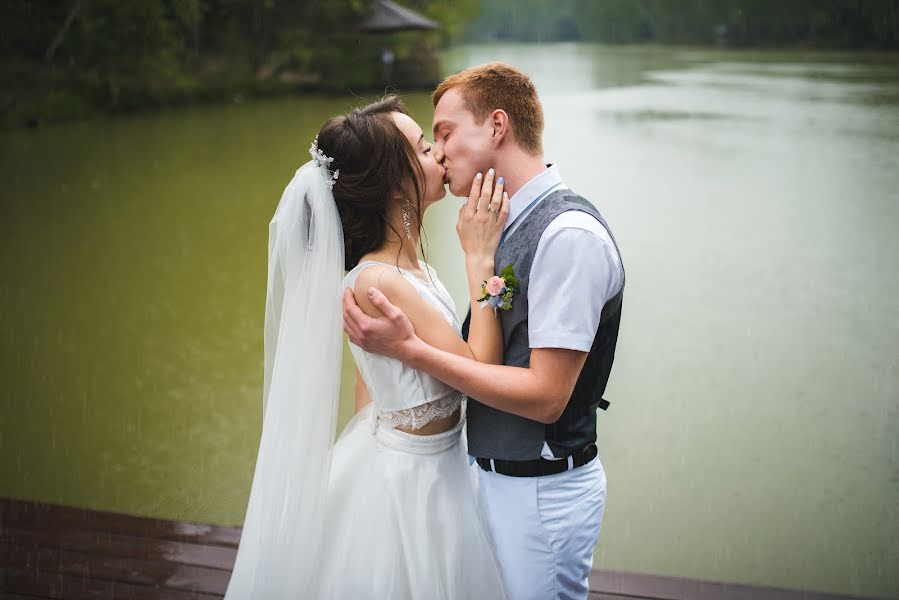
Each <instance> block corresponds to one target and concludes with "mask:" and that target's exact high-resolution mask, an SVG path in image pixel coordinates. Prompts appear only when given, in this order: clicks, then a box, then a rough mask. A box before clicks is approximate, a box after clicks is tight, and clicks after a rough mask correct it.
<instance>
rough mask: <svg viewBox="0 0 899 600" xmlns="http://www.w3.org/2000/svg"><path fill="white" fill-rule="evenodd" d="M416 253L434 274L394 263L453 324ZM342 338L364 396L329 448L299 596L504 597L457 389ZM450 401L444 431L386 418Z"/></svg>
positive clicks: (422, 415) (409, 416) (441, 410)
mask: <svg viewBox="0 0 899 600" xmlns="http://www.w3.org/2000/svg"><path fill="white" fill-rule="evenodd" d="M421 264H422V267H423V268H424V269H426V270H427V271H428V272H429V274H430V275H431V279H432V281H424V280H422V279H419V278H418V277H416V276H415V275H413V274H411V273H409V272H407V271H404V270H401V273H402V274H403V275H404V276H405V277H406V279H407V280H408V281H409V282H410V283H411V284H412V285H413V286H414V287H415V288H416V290H418V292H419V294H420V295H421V297H422V298H423V299H425V301H427V302H429V303H431V304H432V305H433V306H434V307H435V308H437V309H438V310H439V311H440V313H441V314H442V315H443V316H444V318H445V319H446V320H447V322H448V323H450V324H451V325H452V326H453V328H455V329H456V331H457V332H460V331H461V324H460V322H459V317H458V315H457V314H456V311H455V307H454V305H453V301H452V298H451V297H450V295H449V293H448V292H447V290H446V288H445V287H444V286H443V284H442V283H441V282H440V280H439V279H438V278H437V274H436V272H435V271H434V270H433V269H431V268H430V266H428V265H426V264H425V263H423V262H422V263H421ZM373 265H381V266H383V264H382V263H374V262H371V261H368V262H363V263H360V264H359V265H358V266H356V267H355V268H354V269H352V270H351V271H350V272H349V273H348V274H347V275H346V277H345V278H344V286H345V287H347V288H352V287H353V285H354V284H355V281H356V277H357V275H358V274H359V273H360V272H362V271H363V270H364V269H366V268H368V267H371V266H373ZM388 266H389V265H388ZM392 268H396V267H395V266H393V267H392ZM460 335H461V333H460ZM350 347H351V351H352V353H353V358H354V359H355V361H356V365H357V366H358V367H359V371H360V372H361V373H362V377H363V379H364V381H365V384H366V386H367V387H368V390H369V393H370V395H371V397H372V403H371V404H369V405H368V406H367V407H366V408H365V409H363V410H362V411H360V412H359V413H358V414H357V415H356V416H355V417H354V418H353V419H352V420H351V421H350V423H349V424H348V425H347V426H346V428H345V429H344V431H343V433H342V434H341V436H340V438H339V439H338V441H337V443H336V444H335V446H334V449H333V453H332V457H331V461H332V462H331V472H330V476H329V480H328V488H327V495H326V502H325V507H326V508H325V513H324V523H323V525H324V528H323V529H324V532H325V535H324V539H323V540H322V547H321V562H320V563H319V579H318V581H317V586H318V589H317V590H314V591H311V593H310V594H309V595H308V597H310V598H385V599H388V598H389V599H402V598H409V599H412V598H416V599H418V598H420V599H423V600H432V599H439V598H446V599H478V600H482V599H499V598H504V597H505V596H504V593H503V588H502V582H501V578H500V573H499V569H498V567H497V565H496V561H495V559H494V557H493V553H492V549H491V545H490V542H489V540H488V538H487V535H486V533H485V529H484V527H483V525H482V521H481V517H480V513H479V509H478V506H477V502H476V495H475V491H474V482H473V478H472V473H471V470H470V467H469V462H468V454H467V449H466V443H465V438H464V435H463V432H462V428H463V424H464V414H465V406H464V401H465V399H464V397H463V396H462V395H461V394H460V393H459V392H457V391H456V390H454V389H452V388H450V387H449V386H447V385H445V384H444V383H442V382H440V381H438V380H436V379H434V378H433V377H431V376H429V375H427V374H425V373H422V372H418V371H415V370H413V369H410V368H409V367H407V366H405V365H403V364H402V363H401V362H399V361H397V360H394V359H391V358H387V357H384V356H379V355H375V354H369V353H367V352H365V351H364V350H362V349H361V348H359V347H357V346H355V345H352V344H351V345H350ZM457 410H459V411H460V412H461V418H460V421H459V423H458V424H457V425H456V426H454V427H453V428H452V429H450V430H449V431H446V432H444V433H439V434H436V435H415V434H411V433H406V432H403V431H399V430H397V429H395V427H397V426H402V427H404V428H406V429H409V428H411V429H417V428H420V427H422V426H423V425H425V424H426V423H429V422H432V421H434V420H435V419H438V418H444V417H448V416H450V415H452V414H453V413H454V412H456V411H457Z"/></svg>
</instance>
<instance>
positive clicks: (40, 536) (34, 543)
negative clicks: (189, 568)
mask: <svg viewBox="0 0 899 600" xmlns="http://www.w3.org/2000/svg"><path fill="white" fill-rule="evenodd" d="M0 543H2V544H10V545H13V546H30V547H44V548H55V549H60V550H71V551H73V552H84V553H88V554H100V555H105V556H118V557H126V558H138V559H139V558H143V559H150V560H159V561H166V562H171V563H180V564H183V565H194V566H197V567H211V568H213V569H224V570H227V571H229V572H230V571H231V569H232V568H233V567H234V560H235V558H236V556H237V550H236V549H235V548H230V547H225V546H218V545H206V546H204V545H203V544H193V543H189V542H175V541H169V540H157V539H152V538H142V537H134V536H129V535H119V534H116V533H104V532H102V531H101V532H92V531H78V530H66V529H63V530H59V531H27V530H20V529H12V528H5V529H4V530H3V532H2V533H0Z"/></svg>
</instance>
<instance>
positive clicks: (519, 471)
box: [475, 444, 599, 477]
mask: <svg viewBox="0 0 899 600" xmlns="http://www.w3.org/2000/svg"><path fill="white" fill-rule="evenodd" d="M597 454H599V450H598V449H597V448H596V444H587V445H586V446H584V447H583V448H581V449H580V450H576V451H575V452H574V453H572V454H571V456H570V459H571V460H570V461H569V460H568V458H563V459H560V460H547V459H545V458H538V459H536V460H499V459H493V458H476V459H475V460H476V461H477V463H478V466H479V467H481V468H482V469H484V470H485V471H493V472H495V473H499V474H500V475H508V476H510V477H540V476H542V475H556V474H557V473H564V472H565V471H567V470H568V469H569V468H571V469H576V468H577V467H581V466H584V465H586V464H587V463H588V462H590V461H591V460H593V459H594V458H596V455H597ZM569 462H570V463H571V466H570V467H569V464H568V463H569Z"/></svg>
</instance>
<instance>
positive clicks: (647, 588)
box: [590, 569, 874, 600]
mask: <svg viewBox="0 0 899 600" xmlns="http://www.w3.org/2000/svg"><path fill="white" fill-rule="evenodd" d="M590 591H591V592H596V593H599V594H612V595H615V594H617V595H621V596H630V597H634V596H636V597H638V598H649V599H652V600H688V599H689V600H757V599H758V598H764V599H765V600H846V599H847V598H850V597H849V596H845V595H840V594H828V593H824V592H816V591H811V590H796V589H785V588H774V587H766V586H754V585H745V584H738V583H724V582H718V581H704V580H699V579H686V578H682V577H669V576H666V575H650V574H647V573H630V572H625V571H609V570H605V569H594V570H593V571H592V572H591V573H590ZM852 598H854V599H855V600H874V599H864V598H860V597H852Z"/></svg>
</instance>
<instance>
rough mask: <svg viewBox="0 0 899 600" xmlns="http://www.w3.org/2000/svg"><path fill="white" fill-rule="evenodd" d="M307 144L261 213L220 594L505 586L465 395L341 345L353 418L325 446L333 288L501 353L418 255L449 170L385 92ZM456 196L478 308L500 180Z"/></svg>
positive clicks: (495, 330)
mask: <svg viewBox="0 0 899 600" xmlns="http://www.w3.org/2000/svg"><path fill="white" fill-rule="evenodd" d="M310 153H311V154H312V157H313V159H312V160H311V161H310V162H308V163H306V164H305V165H303V166H302V167H301V168H300V169H299V170H297V172H296V175H295V176H294V178H293V180H291V182H290V183H289V184H288V186H287V188H286V189H285V191H284V194H283V196H282V197H281V201H280V203H279V205H278V208H277V210H276V211H275V215H274V217H273V218H272V221H271V224H270V225H269V255H268V260H269V266H268V289H267V300H266V314H265V374H264V389H263V428H262V438H261V440H260V444H259V455H258V458H257V462H256V470H255V474H254V477H253V486H252V489H251V491H250V499H249V504H248V507H247V513H246V520H245V523H244V528H243V533H242V537H241V540H240V546H239V548H238V552H237V559H236V562H235V565H234V570H233V572H232V575H231V580H230V583H229V584H228V590H227V592H226V598H230V599H243V598H258V599H264V600H269V599H272V600H277V599H280V598H390V599H397V598H426V599H432V598H447V599H457V598H490V599H493V598H503V597H504V592H503V589H502V583H501V579H500V573H499V570H498V567H497V565H496V562H495V560H494V558H493V554H492V552H491V545H490V541H489V540H488V538H487V536H486V533H485V530H484V528H483V527H482V523H481V520H480V516H479V512H478V508H477V504H476V500H475V493H474V490H473V482H472V479H471V475H470V471H469V463H468V457H467V450H466V447H465V440H464V436H462V427H463V425H464V417H463V415H464V414H465V410H464V406H463V404H464V402H465V398H464V397H463V396H462V395H461V394H460V393H459V392H457V391H456V390H454V389H452V388H450V387H448V386H446V385H445V384H443V383H441V382H440V381H438V380H436V379H434V378H432V377H430V376H429V375H427V374H425V373H423V372H417V371H414V370H412V369H410V368H409V367H406V366H404V365H403V364H402V363H401V362H399V361H397V360H394V359H390V358H386V357H383V356H378V355H374V354H368V353H366V352H364V351H363V350H362V349H361V348H359V347H357V346H353V345H351V347H350V349H351V351H352V354H353V358H354V359H355V362H356V377H357V381H356V411H357V412H356V415H355V416H354V418H353V419H352V420H351V421H350V423H349V424H348V425H347V426H346V428H345V429H344V431H343V433H342V434H341V436H340V439H339V440H337V442H336V443H334V430H335V426H336V425H335V416H336V406H337V397H338V387H339V377H340V364H341V354H342V348H343V334H342V312H341V294H342V292H343V290H344V289H345V288H352V289H353V290H354V295H355V298H356V301H357V303H358V304H359V305H360V307H362V309H363V310H364V311H366V312H368V313H369V314H370V315H372V316H377V315H379V312H378V310H377V309H376V308H375V307H374V306H373V305H372V304H371V302H370V300H369V299H368V297H367V295H366V290H367V289H368V288H369V287H371V286H377V287H378V288H380V289H381V290H382V291H383V292H385V294H386V295H387V296H388V297H389V298H390V301H391V302H392V303H393V304H395V305H397V306H400V307H401V308H402V309H403V311H404V312H405V313H406V314H407V315H408V316H409V317H410V318H411V320H412V321H413V324H414V325H415V330H416V332H418V333H419V335H420V336H421V337H423V338H427V340H428V341H429V342H430V343H431V344H432V345H434V346H437V347H441V348H443V349H446V350H448V351H451V352H454V353H457V354H460V355H463V356H466V357H469V358H474V359H476V360H479V361H482V362H491V363H496V364H501V363H502V339H501V332H500V325H499V318H498V317H496V316H495V311H493V310H472V321H471V328H470V336H469V340H468V342H467V343H466V342H465V341H463V340H462V337H461V334H460V326H461V324H460V321H459V317H458V316H457V314H456V311H455V307H454V305H453V301H452V299H451V298H450V296H449V294H448V293H447V290H446V288H445V287H444V286H443V284H442V283H441V282H440V279H439V278H438V277H437V273H436V272H435V271H434V270H433V269H432V268H431V267H430V266H429V265H427V264H426V263H425V262H423V261H420V260H418V258H417V255H416V247H417V244H418V240H419V233H420V229H421V222H422V215H423V213H424V211H425V209H426V208H427V207H428V206H430V205H431V204H433V203H435V202H437V201H438V200H440V199H441V198H442V197H443V196H444V195H445V194H446V191H445V188H444V170H443V167H442V166H441V165H440V164H439V163H438V162H437V161H436V160H435V159H434V157H433V156H432V154H431V147H430V146H429V145H428V143H427V142H426V141H425V139H424V135H423V134H422V131H421V128H420V127H419V126H418V125H416V123H415V121H413V120H412V119H411V117H409V116H408V114H407V111H406V108H405V106H404V105H403V104H402V102H401V101H400V100H399V99H398V98H396V97H392V96H388V97H386V98H385V99H383V100H381V101H380V102H377V103H375V104H371V105H369V106H366V107H364V108H357V109H355V110H353V111H352V112H350V113H349V114H347V115H345V116H340V117H335V118H332V119H330V120H329V121H328V122H327V123H325V124H324V126H323V127H322V128H321V130H320V131H319V134H318V136H317V137H316V141H315V142H314V143H313V145H312V148H311V149H310ZM468 201H469V202H473V203H475V204H476V205H477V206H478V209H477V211H475V212H474V213H473V214H474V216H472V215H470V214H469V211H465V213H464V214H460V219H459V223H458V224H457V232H458V233H459V238H460V241H461V242H462V247H463V250H464V251H465V254H466V270H467V275H468V281H469V288H470V289H469V291H470V295H471V302H472V305H474V304H475V303H476V302H477V300H478V298H479V297H480V296H481V284H482V283H483V282H484V281H485V280H487V279H489V278H490V277H491V276H492V275H493V274H494V265H493V256H494V252H495V250H496V246H497V244H498V242H499V237H500V234H501V231H502V227H503V223H504V222H505V219H506V216H507V214H508V203H509V200H508V196H507V195H506V194H504V193H503V191H502V178H500V179H498V180H497V182H496V185H494V182H493V172H492V170H491V171H490V172H489V173H488V174H487V175H486V176H484V177H481V175H480V174H479V175H478V177H476V178H475V180H474V182H473V183H472V191H471V196H470V197H469V200H468ZM344 270H348V273H346V275H345V276H344Z"/></svg>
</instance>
